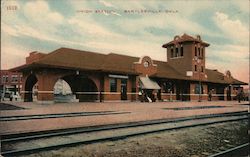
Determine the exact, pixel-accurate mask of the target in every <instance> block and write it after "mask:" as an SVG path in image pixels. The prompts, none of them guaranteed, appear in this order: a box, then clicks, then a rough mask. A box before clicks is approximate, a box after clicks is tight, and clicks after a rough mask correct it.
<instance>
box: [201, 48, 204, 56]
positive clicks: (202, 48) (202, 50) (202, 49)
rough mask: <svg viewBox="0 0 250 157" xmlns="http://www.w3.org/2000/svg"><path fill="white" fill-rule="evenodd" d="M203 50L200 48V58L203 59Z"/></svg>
mask: <svg viewBox="0 0 250 157" xmlns="http://www.w3.org/2000/svg"><path fill="white" fill-rule="evenodd" d="M203 50H204V48H201V58H203Z"/></svg>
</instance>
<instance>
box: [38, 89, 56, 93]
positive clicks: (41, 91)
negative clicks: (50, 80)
mask: <svg viewBox="0 0 250 157" xmlns="http://www.w3.org/2000/svg"><path fill="white" fill-rule="evenodd" d="M37 93H53V94H54V91H53V90H52V91H41V90H40V91H37Z"/></svg>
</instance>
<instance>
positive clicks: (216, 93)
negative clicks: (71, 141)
mask: <svg viewBox="0 0 250 157" xmlns="http://www.w3.org/2000/svg"><path fill="white" fill-rule="evenodd" d="M208 46H209V44H208V43H206V42H204V41H202V40H201V37H200V36H197V37H192V36H189V35H187V34H184V35H182V36H175V37H174V40H173V41H171V42H169V43H166V44H164V45H163V46H162V47H163V48H166V49H167V62H164V61H156V60H152V59H151V58H150V57H149V56H144V57H141V58H137V57H131V56H125V55H118V54H114V53H110V54H99V53H94V52H88V51H81V50H75V49H69V48H60V49H57V50H55V51H53V52H51V53H49V54H43V53H39V52H31V53H30V55H29V57H27V58H26V64H24V65H22V66H19V67H16V68H14V69H12V70H13V71H19V72H22V73H23V85H22V88H23V89H22V98H23V99H24V101H33V97H34V95H36V97H37V100H38V101H41V102H52V101H56V99H57V96H58V95H64V96H65V97H67V96H68V97H72V99H74V100H76V101H110V100H129V101H136V100H139V97H140V98H142V99H144V98H146V100H148V101H161V100H182V101H188V100H198V99H200V100H208V93H210V92H211V93H212V94H213V100H231V99H232V95H233V93H234V92H235V91H234V90H236V89H237V87H239V86H240V85H245V84H246V83H244V82H241V81H238V80H236V79H234V78H233V77H232V76H231V74H230V72H229V71H227V72H226V74H223V73H221V72H218V71H217V70H211V69H207V68H206V64H205V63H206V57H205V56H206V53H207V52H206V47H208ZM59 80H60V81H61V86H63V85H64V84H67V86H68V87H69V90H68V92H60V90H59V92H58V91H57V90H58V89H55V88H54V87H55V84H56V83H58V81H59ZM62 80H64V81H62ZM66 82H67V83H66ZM35 85H36V87H37V89H35V88H33V87H34V86H35ZM62 88H63V87H62ZM34 93H35V94H34Z"/></svg>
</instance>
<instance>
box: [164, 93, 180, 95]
mask: <svg viewBox="0 0 250 157" xmlns="http://www.w3.org/2000/svg"><path fill="white" fill-rule="evenodd" d="M161 95H176V94H175V93H172V94H170V93H161Z"/></svg>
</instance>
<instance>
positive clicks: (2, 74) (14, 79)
mask: <svg viewBox="0 0 250 157" xmlns="http://www.w3.org/2000/svg"><path fill="white" fill-rule="evenodd" d="M21 88H22V73H20V72H13V71H10V70H0V94H1V95H2V94H3V93H6V94H7V93H8V94H9V93H10V92H12V93H14V94H15V95H16V94H19V93H20V91H21Z"/></svg>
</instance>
